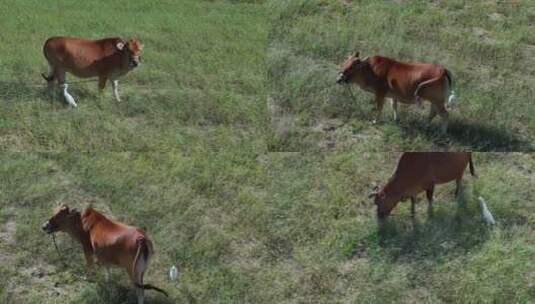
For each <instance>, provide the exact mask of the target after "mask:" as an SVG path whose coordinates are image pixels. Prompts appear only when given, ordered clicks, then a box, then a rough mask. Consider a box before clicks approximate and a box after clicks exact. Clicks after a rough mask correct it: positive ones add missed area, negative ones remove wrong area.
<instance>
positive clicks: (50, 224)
mask: <svg viewBox="0 0 535 304" xmlns="http://www.w3.org/2000/svg"><path fill="white" fill-rule="evenodd" d="M77 216H78V217H79V216H80V212H78V211H77V210H76V209H74V208H73V209H70V208H69V207H68V206H67V205H65V204H61V205H59V206H58V207H56V209H55V210H54V215H53V216H52V217H51V218H50V219H49V220H48V221H46V222H45V223H44V224H43V226H42V227H41V228H42V229H43V231H45V232H46V233H54V232H57V231H67V230H69V229H71V227H73V225H74V224H75V220H76V217H77Z"/></svg>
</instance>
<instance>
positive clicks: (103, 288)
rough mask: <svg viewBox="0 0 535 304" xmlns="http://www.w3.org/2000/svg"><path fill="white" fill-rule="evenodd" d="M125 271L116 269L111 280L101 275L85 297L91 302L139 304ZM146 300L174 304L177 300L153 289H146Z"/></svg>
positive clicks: (157, 303)
mask: <svg viewBox="0 0 535 304" xmlns="http://www.w3.org/2000/svg"><path fill="white" fill-rule="evenodd" d="M124 275H125V274H124V273H122V272H121V273H120V274H119V273H118V271H115V272H114V273H112V275H111V277H110V280H109V281H108V280H106V279H105V278H103V277H99V278H98V279H97V280H96V281H94V282H93V284H94V292H93V293H91V294H90V295H87V296H84V295H82V297H83V298H85V299H86V300H88V302H89V303H102V304H116V303H124V304H137V295H136V291H135V288H134V287H133V286H132V284H130V283H129V281H128V280H127V279H125V278H124ZM145 302H146V303H154V304H174V303H176V301H175V300H174V299H173V298H172V297H169V298H167V297H165V296H164V295H161V294H160V293H158V292H156V291H152V290H146V291H145Z"/></svg>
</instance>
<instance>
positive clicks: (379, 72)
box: [336, 52, 455, 133]
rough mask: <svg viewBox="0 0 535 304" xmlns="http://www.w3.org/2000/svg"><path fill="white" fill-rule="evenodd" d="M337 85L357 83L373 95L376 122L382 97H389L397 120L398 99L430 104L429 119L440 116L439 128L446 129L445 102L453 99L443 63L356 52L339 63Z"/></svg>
mask: <svg viewBox="0 0 535 304" xmlns="http://www.w3.org/2000/svg"><path fill="white" fill-rule="evenodd" d="M336 82H337V83H338V84H351V83H354V84H356V85H358V86H359V87H360V88H361V89H363V90H365V91H367V92H370V93H373V94H374V95H375V106H376V108H375V111H376V116H375V119H374V122H376V121H377V120H378V119H379V117H380V115H381V112H382V109H383V104H384V99H385V98H386V97H389V98H392V108H393V110H394V119H395V120H396V121H398V120H399V115H398V102H402V103H405V104H416V103H418V104H419V103H421V100H427V101H429V102H430V103H431V109H430V112H429V118H428V120H429V122H431V120H432V119H433V118H434V117H435V116H436V115H437V114H438V115H440V117H442V127H441V131H442V132H443V133H446V131H447V128H448V111H447V110H446V103H447V102H448V103H450V102H453V101H454V99H455V95H454V93H453V90H452V77H451V73H450V72H449V71H448V70H447V69H445V68H444V67H443V66H441V65H438V64H433V63H427V62H401V61H396V60H394V59H391V58H387V57H383V56H371V57H366V58H363V59H361V58H360V57H359V52H356V53H355V54H354V55H350V56H349V57H348V58H347V59H346V60H345V62H344V63H343V64H342V69H341V71H340V72H339V74H338V78H337V80H336Z"/></svg>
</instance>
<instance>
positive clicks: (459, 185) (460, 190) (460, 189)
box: [455, 178, 464, 200]
mask: <svg viewBox="0 0 535 304" xmlns="http://www.w3.org/2000/svg"><path fill="white" fill-rule="evenodd" d="M455 183H456V185H457V187H456V188H455V198H456V199H457V200H459V199H461V197H462V195H463V192H464V189H463V180H462V179H461V178H459V179H457V180H455Z"/></svg>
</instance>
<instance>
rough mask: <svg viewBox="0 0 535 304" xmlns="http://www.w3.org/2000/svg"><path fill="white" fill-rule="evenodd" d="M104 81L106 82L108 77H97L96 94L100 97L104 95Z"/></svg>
mask: <svg viewBox="0 0 535 304" xmlns="http://www.w3.org/2000/svg"><path fill="white" fill-rule="evenodd" d="M106 81H108V77H106V76H99V77H98V94H99V95H100V96H102V94H104V88H106Z"/></svg>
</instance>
